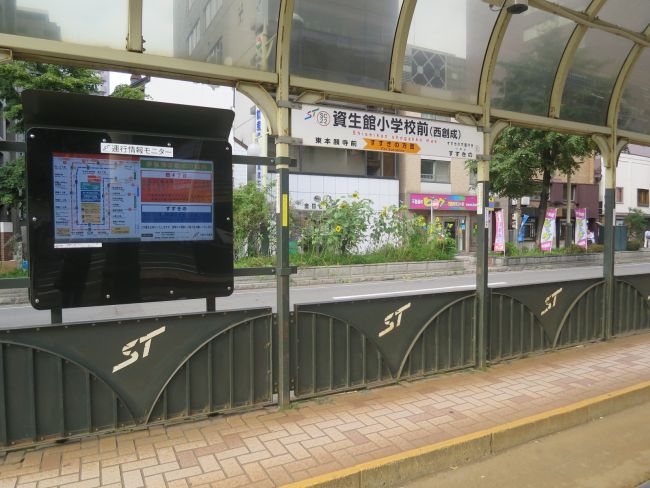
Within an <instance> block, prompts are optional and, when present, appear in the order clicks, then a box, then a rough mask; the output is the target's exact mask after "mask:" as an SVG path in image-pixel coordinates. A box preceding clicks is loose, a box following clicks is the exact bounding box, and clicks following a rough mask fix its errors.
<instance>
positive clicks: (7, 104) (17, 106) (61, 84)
mask: <svg viewBox="0 0 650 488" xmlns="http://www.w3.org/2000/svg"><path fill="white" fill-rule="evenodd" d="M101 84H102V79H101V77H100V76H99V73H98V72H97V71H94V70H91V69H86V68H72V67H66V66H56V65H53V64H43V63H32V62H27V61H14V62H12V63H6V64H0V99H1V100H3V105H4V106H3V109H2V115H3V116H4V117H5V119H7V120H8V121H9V122H10V124H11V125H10V129H11V130H12V131H13V132H23V131H24V130H25V127H24V125H23V104H22V101H21V98H20V94H21V93H22V91H23V90H28V89H35V90H49V91H57V92H66V93H85V94H92V93H97V92H98V90H99V87H100V85H101Z"/></svg>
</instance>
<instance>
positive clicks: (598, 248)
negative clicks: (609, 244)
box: [587, 244, 605, 252]
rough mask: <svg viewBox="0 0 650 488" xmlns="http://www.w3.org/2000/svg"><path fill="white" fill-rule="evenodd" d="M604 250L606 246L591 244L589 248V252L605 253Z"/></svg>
mask: <svg viewBox="0 0 650 488" xmlns="http://www.w3.org/2000/svg"><path fill="white" fill-rule="evenodd" d="M604 250H605V246H603V245H602V244H590V245H589V247H588V248H587V252H603V251H604Z"/></svg>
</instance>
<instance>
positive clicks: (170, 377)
mask: <svg viewBox="0 0 650 488" xmlns="http://www.w3.org/2000/svg"><path fill="white" fill-rule="evenodd" d="M265 317H268V318H269V320H272V315H269V314H265V315H258V316H256V317H248V318H246V320H242V321H240V322H236V323H234V324H231V325H230V326H228V327H227V328H225V329H223V330H221V331H219V332H218V333H217V334H215V335H213V336H212V337H210V338H209V339H207V340H205V341H203V342H202V343H201V344H199V345H198V346H197V347H196V348H195V349H194V350H193V351H192V352H191V353H190V354H189V355H188V356H187V358H186V359H185V361H183V362H182V363H180V364H179V365H178V367H177V368H176V369H175V370H174V371H173V372H172V374H170V375H169V378H167V381H165V384H164V385H163V387H162V388H161V389H160V391H159V392H158V394H157V395H156V398H155V400H154V401H153V403H152V404H151V405H150V406H149V410H148V411H147V413H146V418H145V421H144V422H143V424H148V423H150V422H151V414H152V413H153V409H154V408H155V407H156V404H157V403H158V401H159V400H160V397H161V396H162V395H163V393H164V392H165V390H166V389H167V387H168V386H169V383H170V382H171V381H172V380H173V379H174V377H175V376H176V375H177V374H178V372H179V371H180V370H181V369H182V368H183V367H184V366H185V365H186V364H187V363H188V362H189V361H190V360H191V359H192V358H193V357H194V355H195V354H196V353H197V352H199V351H200V350H201V349H203V348H204V347H205V346H206V345H208V344H209V343H210V342H212V341H213V340H215V339H216V338H217V337H219V336H222V335H224V334H226V333H228V332H230V331H231V330H233V329H235V328H236V327H239V326H240V325H243V324H247V323H249V322H254V321H255V320H259V319H262V318H265ZM269 333H270V335H271V336H273V327H269ZM271 341H272V339H271ZM270 351H271V350H270V348H269V357H270V358H271V352H270ZM271 362H273V359H272V358H271ZM269 403H271V402H269ZM191 416H192V415H190V414H189V412H188V415H187V417H191Z"/></svg>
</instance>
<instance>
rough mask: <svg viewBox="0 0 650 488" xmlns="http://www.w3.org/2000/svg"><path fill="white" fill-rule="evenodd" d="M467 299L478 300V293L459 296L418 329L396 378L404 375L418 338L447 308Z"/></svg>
mask: <svg viewBox="0 0 650 488" xmlns="http://www.w3.org/2000/svg"><path fill="white" fill-rule="evenodd" d="M465 300H476V295H468V296H464V297H461V298H458V299H457V300H454V301H453V302H451V303H449V304H447V305H445V306H444V307H443V308H441V309H440V310H438V311H437V312H436V313H435V314H434V315H433V316H432V317H431V318H430V319H429V320H428V321H427V322H426V324H424V325H423V326H422V328H421V329H420V330H419V331H418V333H417V334H416V335H415V337H414V338H413V342H411V345H410V346H409V347H408V349H407V350H406V353H405V354H404V357H403V358H402V364H400V366H399V369H398V371H397V376H396V379H397V380H399V379H400V378H401V377H402V372H403V371H404V366H406V361H407V360H408V358H409V356H410V355H411V352H412V351H413V348H414V347H415V344H416V343H417V342H418V339H420V337H422V334H424V332H425V331H426V330H427V329H428V328H429V326H430V325H431V324H432V323H433V322H434V321H435V320H436V319H437V318H438V317H440V316H441V315H442V314H443V313H445V312H446V311H447V310H449V309H450V308H451V307H453V306H454V305H457V304H459V303H461V302H464V301H465Z"/></svg>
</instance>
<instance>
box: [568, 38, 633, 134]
mask: <svg viewBox="0 0 650 488" xmlns="http://www.w3.org/2000/svg"><path fill="white" fill-rule="evenodd" d="M632 46H633V43H632V41H629V40H627V39H624V38H622V37H619V36H614V35H611V34H608V33H606V32H604V31H600V30H596V29H589V31H588V32H587V34H586V35H585V37H584V38H583V39H582V42H581V43H580V47H578V51H577V52H576V54H575V56H574V58H573V65H572V66H571V70H570V71H569V75H568V77H567V80H566V85H565V87H564V94H563V96H562V108H561V110H560V115H561V117H562V118H563V119H568V120H573V121H576V122H585V123H588V124H599V125H604V124H605V123H606V122H607V109H608V108H609V100H610V98H611V95H612V88H613V87H614V83H615V82H616V78H617V77H618V74H619V72H620V71H621V66H622V65H623V63H624V62H625V58H626V57H627V55H628V53H629V52H630V49H632Z"/></svg>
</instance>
